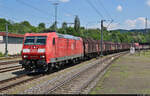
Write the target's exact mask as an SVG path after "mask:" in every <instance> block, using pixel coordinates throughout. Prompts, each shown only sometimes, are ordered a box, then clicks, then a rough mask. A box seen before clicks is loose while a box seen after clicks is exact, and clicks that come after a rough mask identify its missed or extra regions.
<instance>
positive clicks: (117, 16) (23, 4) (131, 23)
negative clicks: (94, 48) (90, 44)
mask: <svg viewBox="0 0 150 96" xmlns="http://www.w3.org/2000/svg"><path fill="white" fill-rule="evenodd" d="M55 2H59V5H58V26H59V27H61V24H62V23H63V22H67V23H73V22H74V18H75V16H76V15H78V17H79V18H80V23H81V26H84V27H86V28H100V21H101V20H106V21H105V22H104V26H105V27H108V29H109V30H114V29H128V30H129V29H143V28H145V18H146V17H147V18H148V21H147V22H148V28H150V0H0V18H6V19H7V20H12V21H14V22H21V21H25V20H27V21H29V22H30V24H32V25H34V26H38V24H39V23H41V22H44V23H45V24H46V26H47V27H49V26H50V25H51V24H52V23H53V22H54V20H55V18H54V16H55V10H54V5H53V4H54V3H55ZM111 20H113V22H112V23H111V24H110V21H111ZM108 25H109V26H108ZM70 26H71V25H70Z"/></svg>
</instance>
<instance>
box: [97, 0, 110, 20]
mask: <svg viewBox="0 0 150 96" xmlns="http://www.w3.org/2000/svg"><path fill="white" fill-rule="evenodd" d="M98 2H99V4H100V5H101V6H102V7H103V9H104V11H105V13H106V14H107V15H108V17H110V19H111V20H113V18H112V16H111V15H110V14H109V12H108V11H107V9H106V8H105V6H104V4H103V3H102V1H101V0H98Z"/></svg>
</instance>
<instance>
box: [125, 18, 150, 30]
mask: <svg viewBox="0 0 150 96" xmlns="http://www.w3.org/2000/svg"><path fill="white" fill-rule="evenodd" d="M147 23H148V25H150V21H149V20H148V21H147ZM125 24H127V27H128V28H129V29H133V28H144V27H145V17H138V18H136V19H134V20H131V19H128V20H126V21H125Z"/></svg>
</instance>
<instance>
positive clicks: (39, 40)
mask: <svg viewBox="0 0 150 96" xmlns="http://www.w3.org/2000/svg"><path fill="white" fill-rule="evenodd" d="M45 44H46V36H27V37H26V39H25V42H24V45H45Z"/></svg>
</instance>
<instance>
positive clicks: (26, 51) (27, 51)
mask: <svg viewBox="0 0 150 96" xmlns="http://www.w3.org/2000/svg"><path fill="white" fill-rule="evenodd" d="M22 52H24V53H29V52H30V49H23V50H22Z"/></svg>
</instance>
